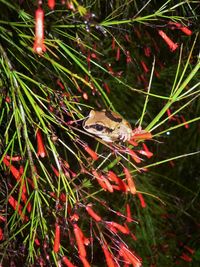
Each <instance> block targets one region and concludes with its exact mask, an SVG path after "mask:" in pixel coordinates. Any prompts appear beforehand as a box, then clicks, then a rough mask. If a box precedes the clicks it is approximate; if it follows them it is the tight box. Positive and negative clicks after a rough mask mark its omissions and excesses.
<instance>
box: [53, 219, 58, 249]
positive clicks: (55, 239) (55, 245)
mask: <svg viewBox="0 0 200 267" xmlns="http://www.w3.org/2000/svg"><path fill="white" fill-rule="evenodd" d="M59 249H60V225H58V224H57V223H56V230H55V238H54V246H53V251H54V252H55V253H58V251H59Z"/></svg>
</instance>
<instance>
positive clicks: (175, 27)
mask: <svg viewBox="0 0 200 267" xmlns="http://www.w3.org/2000/svg"><path fill="white" fill-rule="evenodd" d="M169 24H170V25H172V27H171V29H172V30H174V29H178V30H181V31H182V32H183V33H185V34H186V35H192V31H191V30H190V29H188V28H187V27H186V26H183V25H182V24H180V23H177V22H173V21H170V22H169ZM173 26H174V27H173Z"/></svg>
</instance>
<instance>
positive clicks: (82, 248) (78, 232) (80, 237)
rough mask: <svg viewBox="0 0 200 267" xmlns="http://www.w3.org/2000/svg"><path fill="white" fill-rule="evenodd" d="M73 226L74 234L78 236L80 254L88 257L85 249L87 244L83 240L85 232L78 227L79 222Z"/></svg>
mask: <svg viewBox="0 0 200 267" xmlns="http://www.w3.org/2000/svg"><path fill="white" fill-rule="evenodd" d="M73 227H74V235H75V238H76V243H77V246H78V252H79V255H80V256H82V257H83V258H85V257H86V250H85V246H84V242H83V237H84V235H83V232H82V230H81V229H80V228H79V227H78V225H77V224H74V225H73Z"/></svg>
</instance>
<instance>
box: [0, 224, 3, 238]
mask: <svg viewBox="0 0 200 267" xmlns="http://www.w3.org/2000/svg"><path fill="white" fill-rule="evenodd" d="M3 238H4V235H3V230H2V228H1V227H0V241H2V240H3Z"/></svg>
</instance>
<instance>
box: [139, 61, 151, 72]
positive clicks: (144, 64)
mask: <svg viewBox="0 0 200 267" xmlns="http://www.w3.org/2000/svg"><path fill="white" fill-rule="evenodd" d="M140 63H141V65H142V68H143V70H144V72H148V71H149V69H148V67H147V65H146V63H145V62H144V61H141V62H140Z"/></svg>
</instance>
